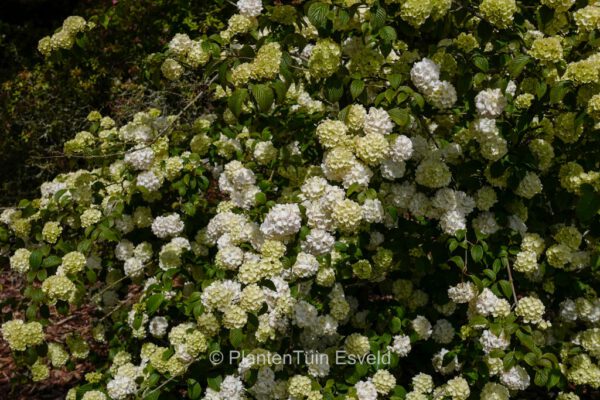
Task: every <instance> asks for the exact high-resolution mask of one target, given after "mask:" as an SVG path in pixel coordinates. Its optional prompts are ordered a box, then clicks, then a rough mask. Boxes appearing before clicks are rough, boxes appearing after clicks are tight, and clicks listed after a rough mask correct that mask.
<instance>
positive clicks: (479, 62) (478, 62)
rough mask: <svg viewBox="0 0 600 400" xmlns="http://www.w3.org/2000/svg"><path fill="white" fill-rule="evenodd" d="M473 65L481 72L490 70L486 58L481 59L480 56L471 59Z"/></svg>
mask: <svg viewBox="0 0 600 400" xmlns="http://www.w3.org/2000/svg"><path fill="white" fill-rule="evenodd" d="M473 64H474V65H475V66H476V67H477V68H479V69H480V70H481V71H483V72H487V71H489V69H490V64H489V62H488V60H487V58H486V57H482V56H475V57H473Z"/></svg>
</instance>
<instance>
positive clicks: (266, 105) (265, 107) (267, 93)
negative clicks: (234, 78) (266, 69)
mask: <svg viewBox="0 0 600 400" xmlns="http://www.w3.org/2000/svg"><path fill="white" fill-rule="evenodd" d="M250 90H251V91H252V96H253V97H254V100H255V101H256V105H258V109H259V110H260V111H262V112H267V111H269V110H270V109H271V106H272V105H273V100H274V99H275V95H274V94H273V89H271V88H270V87H269V86H267V85H264V84H259V85H252V88H251V89H250Z"/></svg>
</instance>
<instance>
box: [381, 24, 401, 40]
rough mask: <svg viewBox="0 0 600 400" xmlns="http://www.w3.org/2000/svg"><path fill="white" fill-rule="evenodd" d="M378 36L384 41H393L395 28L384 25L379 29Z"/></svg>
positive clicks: (395, 35) (395, 36)
mask: <svg viewBox="0 0 600 400" xmlns="http://www.w3.org/2000/svg"><path fill="white" fill-rule="evenodd" d="M379 37H381V39H382V40H384V41H386V42H393V41H394V40H396V38H397V37H398V35H397V34H396V30H395V29H394V28H393V27H391V26H384V27H383V28H381V29H380V30H379Z"/></svg>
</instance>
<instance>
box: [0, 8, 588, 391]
mask: <svg viewBox="0 0 600 400" xmlns="http://www.w3.org/2000/svg"><path fill="white" fill-rule="evenodd" d="M236 6H237V9H235V8H234V7H233V5H230V4H227V5H226V6H224V7H225V8H224V9H223V13H224V16H225V15H226V16H227V20H226V24H223V27H224V26H226V28H218V29H207V30H206V31H205V32H203V33H196V34H190V35H187V34H183V33H177V34H175V35H174V36H173V37H172V39H171V40H170V42H169V43H168V45H167V46H166V48H165V50H164V51H163V52H161V53H157V54H153V55H152V56H151V57H150V58H149V61H148V62H149V63H150V64H153V65H156V66H157V67H156V68H155V69H154V70H153V71H154V74H153V75H152V76H151V77H150V76H149V77H148V79H149V80H151V81H154V82H157V83H155V84H156V85H162V84H165V82H170V84H172V85H176V86H174V87H176V88H177V89H178V90H181V92H182V93H186V94H185V95H184V98H185V99H186V105H185V106H182V107H180V108H179V109H177V110H174V111H173V112H161V111H160V110H158V109H155V108H151V109H148V110H145V111H140V112H138V113H136V114H135V115H133V117H132V118H131V120H130V121H129V122H127V123H125V122H119V121H115V119H113V118H111V117H110V116H108V115H107V114H106V113H100V112H97V111H93V112H91V113H90V114H89V115H88V117H87V125H88V126H87V127H86V130H84V131H80V132H79V133H77V134H76V135H75V137H74V138H73V139H71V140H69V141H67V142H66V143H65V144H64V152H65V154H66V155H68V156H70V157H73V158H82V159H84V160H85V161H86V163H87V168H86V169H80V170H77V171H74V172H70V173H65V174H61V175H58V176H57V177H56V178H54V179H53V180H52V181H49V182H45V183H44V184H42V185H41V196H40V197H39V198H37V199H32V200H22V201H21V202H20V203H19V205H18V207H16V208H14V209H10V210H7V211H5V212H4V213H3V214H2V216H1V221H2V223H3V225H2V226H1V227H0V229H1V230H0V233H1V235H0V240H2V241H3V243H4V244H5V245H4V246H5V248H6V251H7V252H10V265H11V268H12V269H13V270H15V271H18V272H19V273H21V274H23V275H24V276H25V277H26V279H27V281H28V282H29V284H28V286H27V288H26V289H25V295H26V296H27V298H28V299H30V302H29V303H28V305H27V309H26V310H25V313H24V317H23V316H21V317H19V316H16V317H11V316H8V317H7V320H9V321H7V322H6V323H5V324H4V325H3V328H2V329H3V335H4V338H5V339H6V340H7V341H8V342H9V344H10V345H11V348H12V349H13V350H14V356H15V358H16V359H17V360H19V361H20V362H21V363H22V365H28V366H29V369H30V371H31V375H32V377H33V378H36V379H38V378H39V379H43V377H44V376H45V375H47V374H46V373H45V372H46V370H45V369H44V365H46V366H48V365H53V367H55V368H62V366H60V363H55V362H54V361H52V358H53V357H52V354H50V352H49V348H50V344H49V343H43V341H41V340H40V332H39V330H40V327H39V324H41V325H42V327H43V329H48V316H49V315H50V313H53V312H58V313H62V314H68V313H69V307H76V306H78V305H80V304H83V303H87V302H90V301H93V302H95V303H96V304H97V305H98V309H99V311H98V315H95V316H94V317H95V318H94V331H95V332H96V333H97V334H96V336H95V340H97V341H100V342H105V343H106V344H107V345H108V347H109V349H110V351H109V356H108V357H103V356H98V355H94V354H91V353H90V354H88V353H89V352H88V351H86V350H87V349H88V346H89V344H86V343H85V342H84V341H82V339H81V337H78V336H77V335H76V333H74V336H72V337H70V339H69V341H68V342H67V345H66V346H65V347H68V357H69V359H70V360H74V359H88V360H89V361H91V362H92V363H94V365H95V366H96V372H97V374H95V375H93V376H92V377H90V379H87V382H82V384H81V385H80V386H78V387H77V388H74V389H73V390H72V391H71V392H70V393H69V395H68V396H67V398H68V399H84V400H93V399H106V398H111V399H115V400H121V399H127V398H144V399H171V398H178V397H181V395H182V394H184V395H185V396H187V398H191V399H197V398H205V399H230V398H231V399H242V398H257V399H274V398H290V399H301V398H302V399H303V398H307V399H347V398H353V399H354V398H356V399H359V400H372V399H376V398H378V397H381V398H384V397H387V398H390V399H403V398H405V399H413V400H414V399H430V398H433V399H452V400H466V399H468V398H471V399H473V398H481V399H490V400H491V399H508V398H509V397H510V396H511V395H513V396H517V397H518V398H522V399H525V398H530V399H537V398H542V397H555V396H556V397H557V398H559V399H562V400H565V399H578V398H593V396H596V395H597V393H598V392H597V390H598V389H599V384H600V365H599V364H598V361H599V359H600V347H599V346H600V345H599V343H600V330H599V329H600V327H599V323H600V299H598V293H597V290H598V288H599V285H598V280H599V266H600V257H599V256H600V252H599V249H598V235H599V234H600V227H599V226H598V223H599V221H598V211H599V210H600V194H599V193H598V191H599V190H600V181H599V179H600V173H599V172H598V171H597V168H598V162H599V161H600V159H599V157H598V151H597V148H598V140H599V139H598V136H597V131H598V129H599V127H600V126H599V125H598V124H599V122H600V120H599V119H600V113H599V110H600V106H599V103H600V101H599V96H600V95H599V93H600V75H599V71H600V52H598V47H599V46H600V42H599V41H598V40H597V37H596V36H597V33H598V30H599V29H600V7H599V6H598V5H597V4H596V3H594V2H591V3H590V4H586V2H585V1H571V0H565V1H555V0H544V1H542V2H541V3H539V4H538V3H529V2H521V3H516V2H515V1H513V0H483V1H482V2H481V3H479V2H471V1H456V2H452V1H442V0H435V1H433V0H432V1H423V0H419V1H413V0H406V1H402V2H393V1H389V2H383V1H382V2H379V1H375V0H372V1H368V2H364V3H363V2H359V1H352V0H349V1H333V2H319V1H309V2H305V3H301V4H296V5H294V6H290V5H282V4H279V3H275V4H273V3H271V2H267V1H265V2H264V3H261V2H260V1H257V0H239V1H238V2H237V4H236ZM100 23H102V21H100ZM216 27H217V26H216V25H215V28H216ZM159 71H160V73H162V75H163V76H162V78H161V77H160V75H158V74H159ZM161 79H162V80H161ZM148 84H149V83H148ZM192 93H193V94H192ZM199 104H200V105H202V107H203V108H204V109H203V110H202V111H200V112H198V110H199V109H202V108H199V107H198V105H199ZM190 115H191V116H193V118H190ZM138 291H139V296H137V295H132V294H135V293H138ZM22 319H23V320H26V321H27V322H19V321H20V320H22ZM54 346H55V345H54ZM23 349H24V350H23ZM295 350H299V351H304V352H305V354H309V353H310V354H315V353H316V354H318V355H320V357H317V358H311V359H310V360H306V359H303V360H302V362H299V363H295V364H293V365H285V366H283V367H282V366H281V365H276V364H277V363H276V362H275V361H273V358H270V360H271V362H259V361H256V360H257V359H258V360H260V358H257V356H258V355H261V354H262V355H263V356H264V355H265V354H273V353H275V354H280V355H283V354H289V353H292V352H293V351H295ZM218 351H221V352H223V353H224V354H225V357H226V358H225V362H222V363H219V362H215V359H214V358H213V356H214V354H216V352H218ZM232 351H239V352H244V353H245V356H244V358H243V359H241V360H239V359H238V360H235V361H234V362H229V361H230V360H228V359H227V357H228V354H231V352H232ZM339 351H344V353H343V354H345V355H346V357H348V356H351V357H354V359H359V360H362V362H354V363H353V362H339V359H337V358H336V355H337V353H338V352H339ZM61 354H62V353H61ZM385 354H387V355H388V356H389V357H390V358H389V360H388V361H384V360H383V359H381V358H378V356H382V355H385ZM325 355H326V358H323V357H325ZM368 355H372V356H374V357H375V360H374V361H371V362H369V360H368V359H366V358H365V357H366V356H368ZM325 359H327V360H328V362H327V363H324V362H323V361H324V360H325ZM263 360H264V358H263ZM315 360H316V361H315ZM55 364H56V365H55ZM579 396H581V397H579Z"/></svg>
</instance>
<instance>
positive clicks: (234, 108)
mask: <svg viewBox="0 0 600 400" xmlns="http://www.w3.org/2000/svg"><path fill="white" fill-rule="evenodd" d="M246 97H248V89H243V88H241V89H236V90H235V91H234V92H233V93H232V94H231V96H230V97H229V99H228V100H227V106H228V107H229V109H230V110H231V112H232V113H233V115H235V116H236V117H238V116H239V115H240V113H241V112H242V105H243V104H244V100H246Z"/></svg>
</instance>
